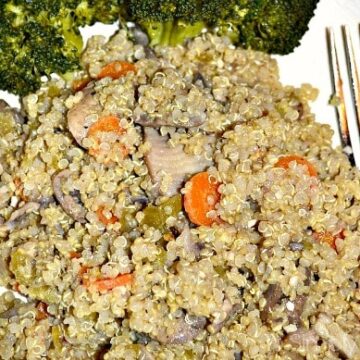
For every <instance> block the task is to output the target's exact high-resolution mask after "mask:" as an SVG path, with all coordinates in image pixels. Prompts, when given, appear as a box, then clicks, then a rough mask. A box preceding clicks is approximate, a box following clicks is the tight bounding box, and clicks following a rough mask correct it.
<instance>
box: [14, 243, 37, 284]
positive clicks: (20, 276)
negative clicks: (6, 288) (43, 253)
mask: <svg viewBox="0 0 360 360" xmlns="http://www.w3.org/2000/svg"><path fill="white" fill-rule="evenodd" d="M9 268H10V271H11V272H12V273H13V274H14V275H15V279H16V281H17V282H18V283H19V284H21V285H29V284H30V283H31V282H32V281H33V279H34V269H33V266H32V264H31V258H30V256H29V255H27V254H26V253H25V251H24V250H23V249H21V248H18V249H16V250H15V251H14V252H13V253H12V254H11V258H10V266H9Z"/></svg>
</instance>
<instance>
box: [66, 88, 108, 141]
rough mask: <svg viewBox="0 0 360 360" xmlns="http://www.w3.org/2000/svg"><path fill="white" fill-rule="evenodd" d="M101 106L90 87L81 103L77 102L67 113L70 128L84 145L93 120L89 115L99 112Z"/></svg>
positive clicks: (75, 137)
mask: <svg viewBox="0 0 360 360" xmlns="http://www.w3.org/2000/svg"><path fill="white" fill-rule="evenodd" d="M100 111H101V106H100V104H99V102H98V101H97V99H96V98H95V96H94V95H92V94H91V90H90V89H85V90H84V97H83V98H82V100H80V102H79V103H77V104H75V105H74V106H73V107H72V108H71V109H70V110H69V112H68V114H67V121H68V128H69V131H70V132H71V134H72V136H73V137H74V139H75V140H76V142H77V143H78V144H79V145H80V146H83V145H82V141H83V140H84V138H85V137H86V135H87V133H88V130H89V127H90V126H91V125H92V123H93V122H92V121H89V116H90V115H93V114H98V113H99V112H100Z"/></svg>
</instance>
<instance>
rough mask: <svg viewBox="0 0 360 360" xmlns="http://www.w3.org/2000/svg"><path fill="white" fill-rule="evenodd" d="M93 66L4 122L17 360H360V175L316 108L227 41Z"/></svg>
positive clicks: (8, 283)
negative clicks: (76, 84)
mask: <svg viewBox="0 0 360 360" xmlns="http://www.w3.org/2000/svg"><path fill="white" fill-rule="evenodd" d="M115 61H116V62H117V63H116V66H115V65H114V66H112V67H111V66H110V67H107V69H110V68H111V69H112V70H111V73H109V74H110V76H107V77H103V76H99V74H100V72H101V71H102V69H103V68H104V66H105V65H108V64H112V63H113V62H115ZM82 63H83V65H84V67H85V68H86V69H87V73H79V74H77V75H76V80H79V79H83V78H84V79H85V78H87V77H89V78H90V82H88V84H87V86H86V87H84V88H83V89H81V90H79V91H76V92H75V91H74V90H72V87H71V84H66V83H64V82H63V81H52V82H49V83H46V84H44V86H43V88H42V89H41V90H39V91H38V92H37V93H36V94H32V95H29V96H27V97H25V98H24V99H23V112H22V113H19V112H16V111H14V110H13V109H10V108H9V107H7V105H6V104H3V103H0V238H1V242H0V254H1V256H0V270H1V271H0V283H1V285H2V286H5V287H6V288H7V289H9V290H13V291H15V292H18V293H20V294H22V295H23V296H25V297H26V298H27V302H23V301H22V300H19V299H15V298H14V295H13V293H12V292H10V291H8V292H5V293H4V294H3V295H1V297H0V358H1V359H30V360H37V359H105V360H112V359H114V360H115V359H126V360H130V359H143V360H157V359H164V360H165V359H166V360H172V359H174V360H175V359H188V360H190V359H191V360H193V359H194V360H195V359H207V360H212V359H214V360H215V359H219V360H220V359H221V360H226V359H229V360H230V359H236V360H237V359H245V360H250V359H259V360H262V359H279V360H280V359H308V360H312V359H314V360H315V359H344V358H347V359H355V360H356V359H360V305H359V302H360V290H359V277H360V268H359V256H360V242H359V236H360V233H359V227H358V223H359V220H360V174H359V172H358V170H356V169H355V168H352V167H351V166H350V164H349V162H348V160H347V158H346V156H345V155H344V154H343V153H342V152H341V149H333V148H332V147H331V137H332V135H333V132H332V130H331V128H330V127H329V126H328V125H323V124H319V123H316V122H315V120H314V116H313V114H312V113H311V111H310V107H309V101H312V100H314V99H315V98H316V95H317V91H316V90H315V89H313V88H312V87H311V86H310V85H303V86H302V87H301V88H293V87H290V86H283V85H282V84H281V83H280V82H279V76H278V67H277V64H276V61H275V60H274V59H272V58H271V57H270V56H268V55H266V54H263V53H259V52H253V51H246V50H242V49H238V48H234V47H233V46H232V45H231V44H230V41H229V40H228V39H227V38H220V37H215V36H213V35H211V34H204V35H202V36H201V37H198V38H195V39H194V40H192V41H190V42H188V43H187V44H186V45H185V46H183V47H181V46H178V47H176V48H161V47H158V48H155V50H154V52H153V53H152V52H151V51H149V49H147V48H144V47H143V46H142V45H139V44H134V43H133V42H132V41H131V40H130V39H129V37H128V34H127V32H126V31H125V30H120V31H119V32H118V33H117V34H115V35H114V36H113V37H112V38H111V39H110V40H109V41H108V42H106V41H105V39H104V38H103V37H101V36H96V37H93V38H92V39H91V40H90V41H89V43H88V46H87V48H86V50H85V52H84V54H83V58H82ZM107 71H109V70H107ZM103 73H104V71H103V72H102V74H103ZM200 172H201V173H203V174H202V175H201V176H200V177H194V175H196V174H198V173H200ZM195 179H196V181H195Z"/></svg>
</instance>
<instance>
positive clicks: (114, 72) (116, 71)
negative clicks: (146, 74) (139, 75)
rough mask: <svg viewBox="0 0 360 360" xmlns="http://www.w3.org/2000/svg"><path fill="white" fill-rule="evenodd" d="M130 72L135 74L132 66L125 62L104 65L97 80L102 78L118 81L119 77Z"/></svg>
mask: <svg viewBox="0 0 360 360" xmlns="http://www.w3.org/2000/svg"><path fill="white" fill-rule="evenodd" d="M130 71H132V72H136V68H135V65H134V64H131V63H129V62H126V61H114V62H111V63H109V64H107V65H105V66H104V67H103V68H102V69H101V70H100V72H99V74H98V76H97V78H98V79H102V78H104V77H111V78H112V79H118V78H119V77H121V76H124V75H126V74H127V73H128V72H130Z"/></svg>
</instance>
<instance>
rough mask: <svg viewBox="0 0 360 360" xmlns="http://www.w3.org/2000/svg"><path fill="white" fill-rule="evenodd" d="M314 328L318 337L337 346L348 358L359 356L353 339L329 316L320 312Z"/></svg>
mask: <svg viewBox="0 0 360 360" xmlns="http://www.w3.org/2000/svg"><path fill="white" fill-rule="evenodd" d="M314 329H315V331H316V333H317V334H318V335H319V336H320V337H322V338H323V339H324V340H327V341H329V342H330V343H331V344H333V345H334V346H335V347H337V348H338V350H339V351H340V352H341V353H342V354H344V355H345V356H346V357H347V358H348V359H359V358H360V349H359V347H358V346H357V344H356V342H355V341H354V339H353V338H352V337H351V336H350V335H349V334H347V333H346V332H345V331H344V330H343V329H342V328H341V326H340V325H338V324H337V323H336V322H334V321H333V320H332V319H331V318H330V317H329V316H327V315H325V314H320V315H319V317H318V319H317V321H316V323H315V325H314Z"/></svg>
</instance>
